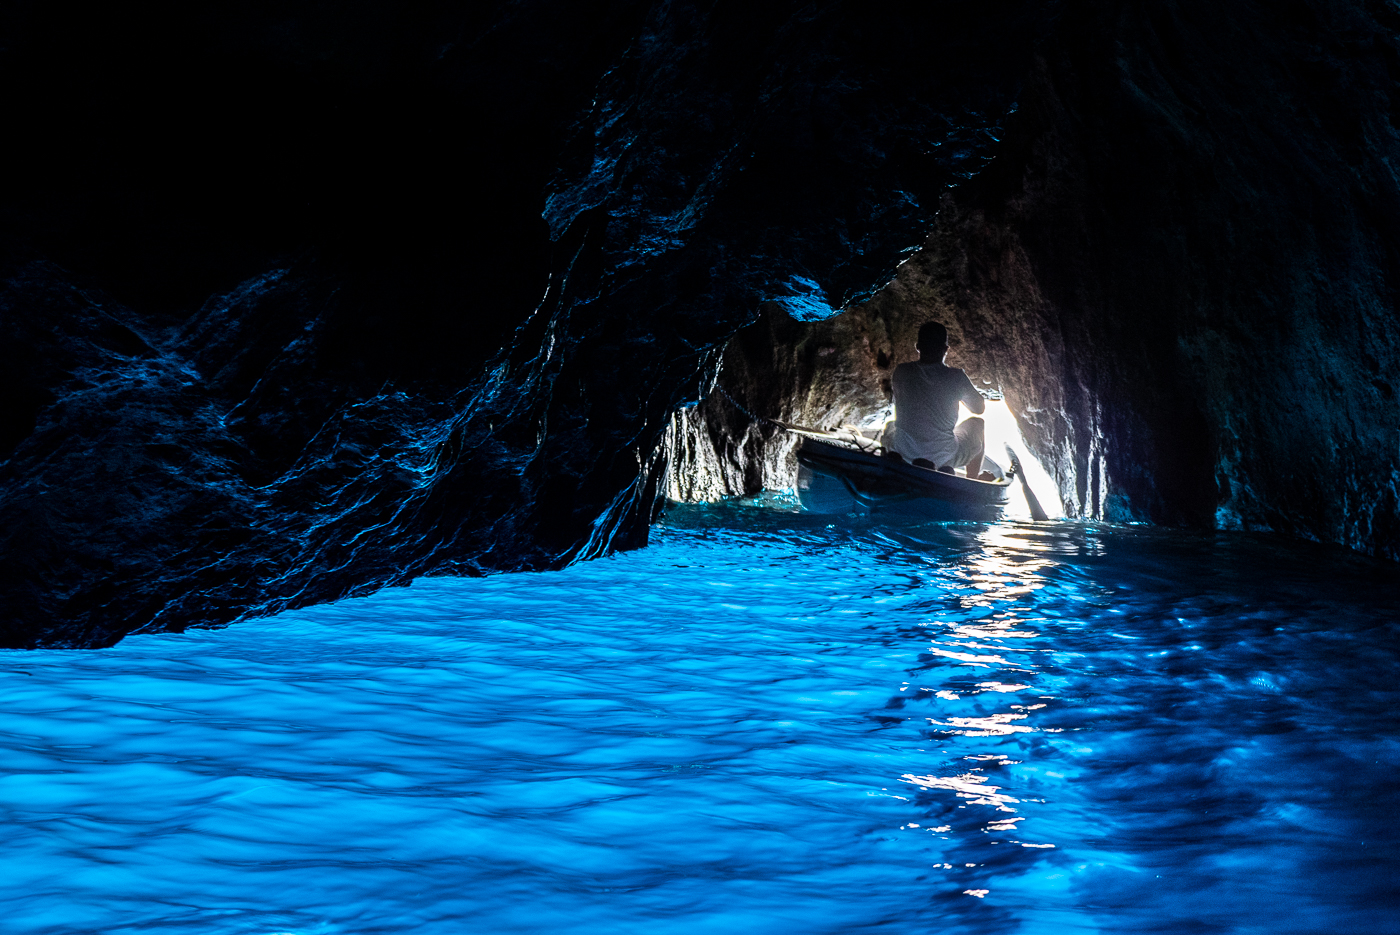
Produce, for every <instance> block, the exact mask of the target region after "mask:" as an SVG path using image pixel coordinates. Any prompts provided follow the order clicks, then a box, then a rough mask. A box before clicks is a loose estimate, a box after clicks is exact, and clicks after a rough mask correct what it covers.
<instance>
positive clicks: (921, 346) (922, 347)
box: [914, 321, 948, 360]
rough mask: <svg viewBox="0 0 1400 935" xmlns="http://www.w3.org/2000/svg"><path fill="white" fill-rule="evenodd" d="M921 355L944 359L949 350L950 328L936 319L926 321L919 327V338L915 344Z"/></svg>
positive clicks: (933, 358) (932, 358) (931, 358)
mask: <svg viewBox="0 0 1400 935" xmlns="http://www.w3.org/2000/svg"><path fill="white" fill-rule="evenodd" d="M914 348H915V350H917V351H918V352H919V356H920V357H923V358H927V359H929V360H942V359H943V355H944V354H945V353H947V351H948V329H947V328H945V327H943V326H942V325H940V324H939V323H938V322H936V321H926V322H924V323H923V324H922V325H921V326H920V327H919V340H918V341H917V342H916V343H915V344H914Z"/></svg>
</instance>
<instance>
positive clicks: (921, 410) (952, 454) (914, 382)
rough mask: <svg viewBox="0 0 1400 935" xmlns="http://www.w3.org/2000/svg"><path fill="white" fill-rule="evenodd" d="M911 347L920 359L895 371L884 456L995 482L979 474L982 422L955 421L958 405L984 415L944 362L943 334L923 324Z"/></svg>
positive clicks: (973, 391) (978, 397) (966, 383)
mask: <svg viewBox="0 0 1400 935" xmlns="http://www.w3.org/2000/svg"><path fill="white" fill-rule="evenodd" d="M914 347H915V348H916V349H917V350H918V352H919V359H918V361H917V362H914V363H907V364H900V365H899V366H898V367H896V368H894V378H893V380H892V381H891V383H892V384H893V386H894V415H895V420H894V421H893V422H890V423H889V424H887V425H886V426H885V435H884V442H883V444H884V446H885V451H886V453H890V452H894V453H896V454H898V455H901V456H903V457H904V458H905V459H906V460H909V461H912V462H913V463H914V464H915V465H917V466H919V467H924V468H929V469H937V470H939V471H942V472H944V473H945V474H952V473H954V469H955V468H964V469H965V470H966V471H967V476H968V477H975V478H977V479H978V480H995V479H996V477H995V476H994V475H992V474H990V473H984V472H983V471H982V455H983V452H984V450H985V448H986V441H985V431H984V426H983V422H982V420H981V419H978V418H971V419H966V420H964V421H963V422H962V423H959V422H958V403H960V402H961V403H966V404H967V408H968V409H969V410H971V411H972V412H973V413H975V414H979V415H980V414H981V413H983V412H985V411H986V409H987V404H986V402H985V401H984V400H983V399H982V394H981V393H979V392H977V388H976V387H974V386H973V385H972V381H971V380H969V379H968V378H967V374H965V373H963V372H962V371H961V370H959V369H957V368H956V367H949V366H948V365H947V364H945V363H943V357H944V356H945V355H946V354H947V353H948V329H947V328H945V327H943V326H942V325H940V324H938V322H934V321H930V322H926V323H925V324H924V325H923V327H921V328H920V329H919V340H918V343H917V344H915V345H914Z"/></svg>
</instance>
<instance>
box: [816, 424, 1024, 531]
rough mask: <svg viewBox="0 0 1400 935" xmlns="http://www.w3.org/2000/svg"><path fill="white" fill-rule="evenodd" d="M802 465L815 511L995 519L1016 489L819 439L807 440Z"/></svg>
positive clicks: (931, 519) (930, 519)
mask: <svg viewBox="0 0 1400 935" xmlns="http://www.w3.org/2000/svg"><path fill="white" fill-rule="evenodd" d="M797 463H798V475H797V496H798V499H799V500H800V501H801V503H802V507H803V509H804V510H807V511H808V512H812V513H832V514H849V513H860V514H878V515H881V516H885V517H888V518H903V519H909V520H913V521H919V522H949V521H959V520H973V521H978V522H990V521H994V520H996V519H999V518H1000V517H1001V514H1002V510H1003V509H1004V508H1005V506H1006V501H1007V498H1008V497H1009V495H1010V489H1011V485H1010V482H1009V481H1007V480H1001V481H995V482H989V481H979V480H969V479H968V478H966V477H958V476H954V475H951V474H942V473H939V472H937V471H930V470H926V469H924V468H919V467H914V466H913V465H911V464H906V463H904V462H901V461H896V460H894V459H892V458H882V457H879V456H877V455H874V454H870V453H868V452H864V451H856V450H854V449H852V448H848V447H845V446H842V445H834V444H829V443H827V442H822V441H818V440H816V439H813V438H804V439H803V440H802V444H801V445H800V446H799V447H798V449H797Z"/></svg>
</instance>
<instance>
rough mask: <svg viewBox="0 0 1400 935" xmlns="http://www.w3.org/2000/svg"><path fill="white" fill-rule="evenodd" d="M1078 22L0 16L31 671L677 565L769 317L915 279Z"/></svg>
mask: <svg viewBox="0 0 1400 935" xmlns="http://www.w3.org/2000/svg"><path fill="white" fill-rule="evenodd" d="M1048 11H1049V5H1048V4H1046V3H1036V2H1019V0H998V2H992V3H987V4H981V5H977V6H976V7H971V6H954V5H930V4H912V3H911V4H890V5H884V6H881V7H879V8H874V9H872V8H868V7H864V6H861V5H857V4H846V3H837V4H806V3H800V2H778V3H772V4H766V5H762V6H761V7H757V8H755V7H753V6H752V5H750V4H739V3H734V2H708V3H648V2H628V0H616V2H610V3H603V4H587V5H578V4H564V3H559V2H546V0H523V2H522V0H513V2H495V3H485V4H481V3H474V4H467V3H450V2H449V3H443V4H434V5H430V6H427V7H414V8H409V7H403V6H402V5H395V4H387V3H382V2H374V0H363V2H356V3H353V4H349V5H335V6H334V7H328V6H326V5H323V4H315V3H310V2H291V3H282V4H276V5H274V4H258V3H253V4H228V3H214V4H204V5H195V6H193V7H191V6H189V5H184V6H176V5H160V4H156V5H150V6H148V7H143V8H142V9H141V10H140V11H128V10H119V9H115V8H113V9H111V10H91V9H89V8H87V7H82V8H79V7H78V6H77V5H74V4H65V3H61V2H60V3H50V4H39V3H19V4H13V5H9V6H7V8H6V9H5V10H4V11H3V12H0V17H3V26H4V28H5V33H6V36H7V40H6V43H5V46H4V48H3V49H0V74H3V76H4V78H5V81H6V86H7V87H8V88H10V89H11V92H12V93H11V94H10V95H9V98H8V103H7V108H8V110H7V131H8V133H9V135H10V139H11V140H13V141H14V143H13V144H12V147H11V152H12V154H13V155H14V156H15V158H16V161H17V162H18V165H19V168H18V169H17V170H16V173H15V177H16V178H18V179H20V180H21V181H22V184H20V185H19V186H18V187H17V190H16V192H15V197H13V198H11V199H7V200H6V201H5V203H4V204H3V205H0V246H3V250H4V255H3V270H2V272H3V281H4V286H3V291H0V373H3V374H4V376H3V378H0V392H2V393H3V394H4V396H3V400H0V403H3V405H0V458H3V459H4V460H3V462H0V568H3V574H2V575H0V607H3V608H4V614H3V615H0V645H4V646H40V645H46V646H103V645H109V644H111V643H113V642H115V641H116V640H118V639H120V638H121V637H122V636H123V635H125V634H127V633H130V632H133V631H138V630H150V629H176V630H178V629H182V628H184V627H188V626H217V625H221V624H225V623H229V622H231V621H234V620H237V619H239V618H241V617H245V616H248V615H253V614H267V613H275V612H277V611H279V610H282V609H285V608H288V607H294V606H300V605H304V604H308V603H313V602H316V601H324V600H333V599H336V598H339V597H342V596H346V595H353V594H362V593H366V592H367V591H370V590H373V589H375V588H378V587H382V586H384V585H387V584H402V583H406V582H407V581H409V580H410V579H412V578H413V577H415V576H418V575H424V574H483V573H488V572H492V571H509V570H517V569H529V568H544V567H555V566H558V565H561V564H565V563H567V562H569V561H574V560H577V559H580V558H587V557H590V556H593V555H597V554H602V553H603V552H605V551H607V550H609V549H613V548H619V547H629V546H635V545H638V544H641V543H643V542H645V540H646V534H647V526H648V523H649V522H650V520H651V519H652V518H653V516H654V515H655V511H656V508H657V506H658V504H659V502H660V497H661V489H660V484H661V481H662V478H663V469H664V458H665V455H666V450H667V449H666V448H665V446H663V445H661V444H660V442H661V440H662V436H663V433H664V431H665V427H666V426H667V424H668V423H669V419H670V414H671V412H672V411H673V410H675V409H676V408H677V407H678V406H679V405H681V404H682V403H684V402H686V401H691V400H694V399H697V398H700V397H701V396H703V394H704V387H705V385H706V382H707V379H708V377H709V375H710V374H711V373H712V371H713V369H714V366H715V364H716V362H717V360H718V357H719V355H720V353H721V351H722V349H723V347H724V346H725V345H726V343H727V342H728V340H729V338H730V336H731V335H732V334H733V333H734V332H735V331H736V330H737V329H738V328H740V327H742V326H743V325H744V324H746V323H747V322H749V321H752V320H753V319H754V317H755V316H756V314H757V310H758V309H759V308H760V307H761V306H762V305H763V304H764V303H773V304H775V305H778V306H781V307H782V308H784V309H786V310H787V312H788V313H791V314H795V315H798V316H802V317H807V318H813V317H822V316H828V315H830V314H832V313H833V311H834V310H835V309H836V308H839V307H841V306H843V305H845V304H849V303H851V302H858V301H860V300H862V299H863V297H865V296H868V295H869V294H870V293H871V292H872V291H873V290H874V289H876V288H878V287H879V286H880V285H881V284H883V283H884V282H885V281H887V280H888V278H889V276H890V275H891V274H892V271H893V270H894V269H895V268H896V266H897V264H898V263H899V261H900V260H901V258H903V257H904V256H906V255H907V254H908V252H909V251H910V250H912V249H915V248H917V246H918V244H919V243H920V242H921V241H922V239H923V237H924V236H925V235H926V232H927V230H928V227H929V225H930V224H931V223H932V218H933V216H934V214H935V211H936V208H937V205H938V199H939V198H940V197H941V194H942V193H943V192H944V191H946V190H947V189H948V188H949V186H951V185H953V184H955V183H957V182H960V181H962V180H965V179H966V178H968V177H970V176H971V175H973V174H975V172H976V171H977V170H979V169H980V168H981V167H982V166H983V165H985V164H986V162H987V160H988V159H990V158H991V154H992V151H993V150H994V148H995V146H996V142H997V140H996V137H997V133H998V127H999V126H1000V124H1001V121H1002V119H1003V118H1004V116H1005V115H1006V113H1007V112H1008V111H1009V109H1010V108H1011V107H1012V105H1013V103H1014V101H1015V100H1016V97H1017V95H1018V93H1019V91H1020V87H1021V83H1022V81H1023V80H1024V77H1025V74H1026V63H1027V62H1028V61H1029V60H1030V55H1031V48H1032V46H1033V43H1034V37H1035V36H1036V35H1037V34H1038V33H1039V32H1040V29H1041V26H1040V24H1041V23H1042V22H1043V20H1044V17H1045V16H1046V15H1047V14H1048Z"/></svg>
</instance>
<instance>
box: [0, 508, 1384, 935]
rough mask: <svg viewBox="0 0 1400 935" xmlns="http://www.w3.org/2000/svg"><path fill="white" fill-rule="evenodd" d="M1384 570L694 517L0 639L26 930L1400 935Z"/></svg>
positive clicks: (1068, 529)
mask: <svg viewBox="0 0 1400 935" xmlns="http://www.w3.org/2000/svg"><path fill="white" fill-rule="evenodd" d="M1396 583H1397V579H1396V576H1395V575H1394V573H1393V571H1392V569H1391V568H1390V567H1388V566H1383V565H1379V564H1374V563H1371V562H1368V561H1365V560H1363V559H1360V558H1358V557H1356V556H1354V555H1351V554H1349V553H1345V552H1342V551H1340V550H1334V549H1330V548H1323V547H1317V546H1310V545H1306V544H1285V543H1278V542H1270V541H1268V540H1264V539H1256V538H1250V537H1246V536H1239V535H1221V536H1200V535H1191V534H1183V533H1175V532H1163V531H1151V530H1141V529H1108V528H1099V527H1092V526H1085V525H1077V524H1067V523H1058V524H1040V525H1029V524H1025V525H1017V524H1005V525H999V526H990V527H988V526H956V525H954V526H927V527H914V528H906V529H899V530H894V529H881V528H878V527H841V526H828V525H826V523H825V521H818V520H816V518H813V517H805V516H800V515H791V514H783V513H779V512H775V511H772V510H757V509H742V508H737V507H733V506H721V507H711V508H705V507H688V508H676V509H673V510H672V512H671V515H670V517H669V519H668V520H667V522H666V524H664V525H663V526H662V527H660V528H659V529H658V530H657V534H656V536H655V540H654V544H653V545H652V546H651V547H649V548H647V549H645V550H643V551H640V552H636V553H631V554H627V555H619V556H614V557H611V558H608V559H604V560H600V561H595V562H589V563H586V564H583V565H579V566H575V567H573V568H570V569H567V570H565V571H560V572H551V573H544V574H528V575H503V576H499V577H494V578H488V579H475V580H472V579H427V580H422V581H419V582H418V583H416V584H415V585H414V586H413V587H412V588H401V589H391V590H388V591H384V592H381V593H379V594H377V595H375V596H373V597H369V598H364V599H358V600H347V601H342V602H340V603H337V604H334V605H329V606H323V607H317V608H311V609H307V610H302V611H296V612H292V613H287V614H283V615H281V616H279V617H276V618H272V619H267V620H262V621H255V622H252V623H245V624H240V625H238V626H235V627H232V628H229V629H225V630H220V631H205V632H195V631H191V632H189V633H185V634H180V635H176V634H167V635H147V636H137V637H132V638H129V639H127V640H126V641H125V642H123V643H121V644H120V645H118V646H116V647H114V648H112V649H107V650H100V651H85V652H71V651H65V652H60V651H39V652H15V651H10V652H5V653H2V654H0V670H3V672H0V711H3V715H0V767H3V770H2V771H0V811H2V812H3V816H4V824H5V836H4V845H3V849H0V874H3V877H0V878H3V879H4V880H5V883H6V885H5V886H4V888H3V889H2V890H0V918H3V919H5V920H6V921H5V926H4V930H5V931H6V932H13V933H46V935H47V933H62V935H68V933H98V932H100V933H103V935H127V933H137V932H140V933H151V932H159V933H170V935H183V933H191V935H194V933H201V935H203V933H215V935H222V933H230V935H232V933H238V935H244V933H246V935H271V933H274V932H289V933H295V935H339V933H345V935H352V933H353V935H371V933H403V935H448V933H451V935H457V933H468V932H472V933H475V932H481V933H497V932H500V933H510V932H552V933H575V932H577V933H585V932H587V933H592V932H598V933H604V932H608V933H631V932H637V933H641V932H647V933H660V932H664V933H687V935H688V933H696V935H699V933H724V935H735V933H791V932H804V933H842V932H867V931H891V932H930V931H937V932H940V933H1046V935H1051V933H1055V935H1058V933H1099V932H1102V933H1122V932H1189V933H1215V932H1221V933H1224V932H1230V933H1236V932H1238V933H1261V935H1263V933H1269V935H1277V933H1295V932H1296V933H1305V932H1306V933H1315V932H1316V933H1321V932H1329V933H1331V932H1357V933H1388V932H1400V831H1397V828H1396V824H1395V819H1394V815H1395V811H1396V806H1397V792H1400V783H1398V782H1397V775H1398V774H1397V767H1400V730H1397V728H1400V684H1398V682H1400V624H1397V614H1396V610H1397V599H1396V594H1397V591H1396V588H1395V586H1396Z"/></svg>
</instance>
